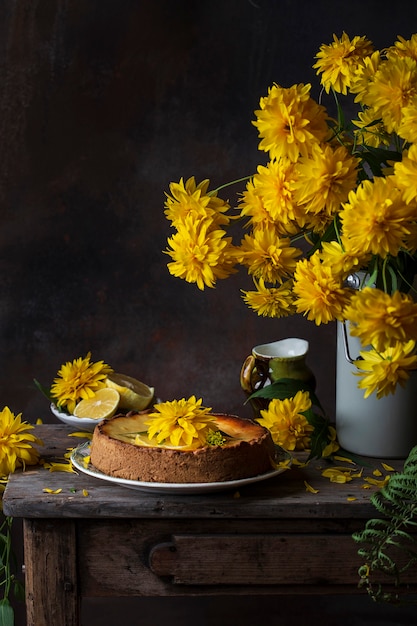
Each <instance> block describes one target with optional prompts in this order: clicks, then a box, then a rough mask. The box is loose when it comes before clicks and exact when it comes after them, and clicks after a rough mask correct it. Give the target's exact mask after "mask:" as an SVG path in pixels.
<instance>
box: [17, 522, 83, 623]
mask: <svg viewBox="0 0 417 626" xmlns="http://www.w3.org/2000/svg"><path fill="white" fill-rule="evenodd" d="M23 530H24V546H25V586H26V610H27V626H52V624H57V625H58V624H62V625H64V624H65V626H78V625H79V598H78V581H77V554H76V543H75V536H76V534H75V524H74V522H70V521H68V520H59V521H57V522H56V523H54V521H53V520H49V521H39V520H25V521H24V527H23Z"/></svg>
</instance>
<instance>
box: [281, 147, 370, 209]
mask: <svg viewBox="0 0 417 626" xmlns="http://www.w3.org/2000/svg"><path fill="white" fill-rule="evenodd" d="M358 163H359V161H358V159H356V158H355V157H353V156H352V155H350V154H349V152H348V150H347V149H346V148H345V147H344V146H338V147H336V148H333V147H332V146H331V145H329V144H324V145H321V146H319V145H316V146H314V147H313V148H312V151H311V154H310V155H309V156H308V157H303V158H301V159H300V160H299V161H298V163H297V166H296V168H297V180H296V181H295V182H294V184H293V188H294V200H295V201H296V202H297V203H298V204H299V205H302V207H303V209H304V211H306V212H307V213H310V212H312V213H319V212H322V211H324V212H325V213H326V214H327V215H328V216H332V215H334V214H335V213H336V211H338V210H339V208H340V204H341V203H342V202H346V200H347V199H348V194H349V191H351V190H352V189H354V187H355V185H356V178H357V168H358Z"/></svg>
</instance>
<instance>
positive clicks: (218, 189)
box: [207, 174, 253, 196]
mask: <svg viewBox="0 0 417 626" xmlns="http://www.w3.org/2000/svg"><path fill="white" fill-rule="evenodd" d="M252 177H253V174H251V175H250V176H243V177H242V178H237V179H236V180H232V181H230V182H229V183H224V185H220V187H216V189H213V190H212V191H210V192H209V193H208V194H207V195H208V196H213V195H214V194H215V193H218V192H219V191H221V190H222V189H225V188H226V187H230V186H231V185H236V184H237V183H243V182H244V181H245V180H250V179H251V178H252Z"/></svg>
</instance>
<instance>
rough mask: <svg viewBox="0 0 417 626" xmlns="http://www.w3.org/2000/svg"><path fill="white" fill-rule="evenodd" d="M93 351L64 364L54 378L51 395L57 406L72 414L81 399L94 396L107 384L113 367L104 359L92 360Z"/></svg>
mask: <svg viewBox="0 0 417 626" xmlns="http://www.w3.org/2000/svg"><path fill="white" fill-rule="evenodd" d="M90 359H91V352H88V354H87V355H86V357H85V358H82V357H80V358H78V359H74V361H72V362H71V361H68V362H67V363H65V364H64V365H62V367H61V369H60V370H59V371H58V374H57V376H56V378H54V381H53V385H52V387H51V396H52V397H53V398H56V400H57V402H56V404H57V406H58V407H59V408H65V409H67V411H68V412H69V413H70V414H72V413H73V412H74V409H75V406H76V404H77V403H78V402H79V401H80V400H88V399H89V398H93V397H94V394H95V393H96V391H97V390H98V389H101V388H102V387H105V386H106V378H107V376H108V375H109V374H111V373H112V372H113V369H112V368H111V367H110V366H109V365H107V364H106V363H104V361H97V362H96V363H92V362H91V360H90Z"/></svg>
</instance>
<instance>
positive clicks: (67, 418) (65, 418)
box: [50, 403, 101, 432]
mask: <svg viewBox="0 0 417 626" xmlns="http://www.w3.org/2000/svg"><path fill="white" fill-rule="evenodd" d="M50 408H51V413H53V415H55V417H57V418H58V419H59V420H60V421H61V422H64V424H68V426H73V427H74V428H82V429H83V430H86V431H89V432H90V431H91V432H92V431H93V430H94V429H95V427H96V426H97V424H99V423H100V422H101V420H100V419H93V418H90V417H77V416H76V415H68V413H63V412H62V411H60V410H59V409H58V408H57V407H56V406H55V404H52V403H51V407H50Z"/></svg>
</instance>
